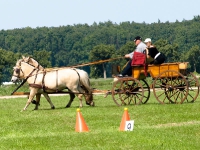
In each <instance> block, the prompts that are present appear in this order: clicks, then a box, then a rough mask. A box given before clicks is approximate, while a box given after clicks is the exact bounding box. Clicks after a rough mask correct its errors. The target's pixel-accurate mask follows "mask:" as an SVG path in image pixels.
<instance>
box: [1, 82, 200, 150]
mask: <svg viewBox="0 0 200 150" xmlns="http://www.w3.org/2000/svg"><path fill="white" fill-rule="evenodd" d="M98 86H101V87H102V86H104V85H100V84H98ZM109 86H111V85H110V81H109V85H108V86H107V87H109ZM105 88H106V87H105ZM110 88H111V87H110ZM103 96H104V95H94V101H95V105H96V106H95V107H90V106H86V104H85V102H84V103H83V104H84V106H83V108H81V113H82V116H83V117H84V120H85V122H86V124H87V126H88V128H89V132H83V133H79V132H75V123H76V113H77V112H76V110H77V108H78V105H79V100H78V98H76V99H75V100H74V102H73V103H72V106H71V107H70V108H65V106H66V104H67V102H68V100H69V96H67V95H66V96H51V99H52V101H53V103H54V105H55V107H56V109H54V110H51V109H50V105H49V104H48V103H47V101H46V100H45V99H44V98H43V97H42V98H41V103H40V107H39V110H37V111H32V110H33V108H34V105H33V104H31V105H30V106H29V107H28V109H27V110H26V111H24V112H20V111H21V110H22V109H23V107H24V106H25V103H26V101H27V99H26V98H14V99H13V98H12V99H0V106H1V109H0V118H1V124H0V143H1V144H0V149H1V150H4V149H5V150H8V149H9V150H15V149H16V150H18V149H42V150H43V149H44V150H51V149H52V150H55V149H56V150H57V149H69V150H70V149H71V150H72V149H73V150H88V149H91V150H93V149H95V150H96V149H99V150H102V149H105V150H118V149H138V150H150V149H152V150H162V149H163V150H198V149H200V117H199V114H200V109H199V108H200V96H199V97H198V98H197V100H196V101H195V102H194V103H186V102H185V103H183V104H165V105H161V104H159V103H158V102H157V100H156V99H155V97H154V95H153V93H151V97H150V100H149V101H148V102H147V104H143V105H137V106H135V105H128V106H122V107H118V106H117V105H116V104H115V103H114V101H113V100H112V97H111V96H108V97H107V98H104V97H103ZM125 107H126V108H128V113H129V116H130V118H131V120H134V122H135V125H134V129H133V131H119V126H120V122H121V119H122V115H123V113H124V108H125Z"/></svg>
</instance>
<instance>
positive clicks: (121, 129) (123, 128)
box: [119, 108, 130, 131]
mask: <svg viewBox="0 0 200 150" xmlns="http://www.w3.org/2000/svg"><path fill="white" fill-rule="evenodd" d="M129 120H130V117H129V114H128V108H124V114H123V116H122V120H121V123H120V128H119V130H120V131H125V126H126V121H129Z"/></svg>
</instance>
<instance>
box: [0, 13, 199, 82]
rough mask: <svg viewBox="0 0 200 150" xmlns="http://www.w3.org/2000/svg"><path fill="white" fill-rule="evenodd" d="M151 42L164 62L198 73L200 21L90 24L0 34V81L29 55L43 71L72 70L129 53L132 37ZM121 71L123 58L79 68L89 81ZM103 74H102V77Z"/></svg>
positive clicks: (8, 78)
mask: <svg viewBox="0 0 200 150" xmlns="http://www.w3.org/2000/svg"><path fill="white" fill-rule="evenodd" d="M135 36H141V37H142V38H143V40H144V39H145V38H151V39H152V41H153V44H154V45H155V46H156V47H157V48H158V49H159V50H160V51H161V52H163V53H164V54H165V55H166V56H167V62H189V66H188V68H189V70H190V71H192V72H197V73H200V16H194V18H193V19H192V20H183V21H182V22H179V21H176V22H173V23H170V22H165V23H163V22H160V21H159V20H158V22H156V23H151V24H147V23H145V22H143V23H136V22H122V23H120V24H116V23H113V22H112V21H107V22H99V23H96V22H94V23H93V24H92V25H88V24H75V25H73V26H71V25H67V26H60V27H37V28H30V27H26V28H20V29H18V28H16V29H13V30H1V31H0V82H3V81H9V80H10V78H11V75H12V71H13V67H14V66H15V63H16V61H17V60H18V59H19V58H21V57H22V55H24V56H32V57H33V58H34V59H36V60H37V61H38V62H39V63H40V64H41V65H42V66H43V67H48V68H50V67H63V66H73V65H77V64H82V63H88V62H93V61H96V60H104V59H110V58H116V57H119V56H123V55H124V54H126V53H130V52H132V51H133V50H134V49H135V45H134V43H133V38H134V37H135ZM114 63H118V64H119V65H121V66H123V65H124V64H125V63H126V60H125V59H121V60H117V61H113V62H108V63H105V64H103V65H102V64H99V65H91V66H85V67H82V68H81V69H84V70H85V71H87V72H88V73H89V75H90V77H91V78H99V77H103V75H104V74H103V68H104V69H105V71H106V75H107V77H111V73H110V72H111V71H110V70H111V65H112V64H114ZM104 73H105V72H104Z"/></svg>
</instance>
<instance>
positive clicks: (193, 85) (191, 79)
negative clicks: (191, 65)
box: [186, 72, 199, 102]
mask: <svg viewBox="0 0 200 150" xmlns="http://www.w3.org/2000/svg"><path fill="white" fill-rule="evenodd" d="M186 80H187V81H188V86H189V91H188V96H187V98H186V101H187V102H194V101H195V100H196V99H197V97H198V95H199V80H198V79H197V77H196V76H195V75H194V74H193V73H191V72H190V73H187V75H186Z"/></svg>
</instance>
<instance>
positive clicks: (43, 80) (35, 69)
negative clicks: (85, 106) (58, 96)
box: [11, 62, 86, 95]
mask: <svg viewBox="0 0 200 150" xmlns="http://www.w3.org/2000/svg"><path fill="white" fill-rule="evenodd" d="M24 63H26V64H28V65H30V66H32V65H31V64H29V63H27V62H24ZM39 66H40V65H38V66H37V67H34V66H33V67H34V68H33V70H32V71H31V72H30V74H29V75H28V76H27V77H26V78H25V79H24V80H23V82H21V84H20V85H19V86H18V87H17V88H16V89H15V90H14V91H13V92H12V93H11V95H13V94H14V93H15V92H16V91H17V90H18V89H19V88H20V87H21V86H22V85H24V83H25V82H26V81H27V80H28V78H29V77H31V76H35V78H34V82H33V83H31V84H29V86H30V87H35V88H40V89H43V91H44V92H46V90H53V91H54V89H51V88H48V87H47V86H45V76H46V73H47V71H45V70H42V73H43V77H42V84H41V85H40V84H35V82H36V79H37V77H38V74H40V73H41V72H39V71H40V69H39ZM72 70H74V71H75V72H76V73H77V75H78V77H79V83H81V80H80V74H79V73H78V71H77V70H76V69H75V68H73V69H72ZM20 71H21V72H22V73H23V70H21V63H20ZM35 71H36V73H34V72H35ZM54 71H55V72H56V91H55V92H60V91H59V89H58V70H54ZM33 73H34V74H33ZM23 74H24V73H23ZM13 76H15V75H13ZM16 77H19V76H16ZM80 87H81V88H82V89H83V90H86V88H85V87H84V86H83V85H80ZM66 89H68V88H67V87H66ZM79 92H80V91H79ZM46 93H47V92H46ZM81 94H83V93H81Z"/></svg>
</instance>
